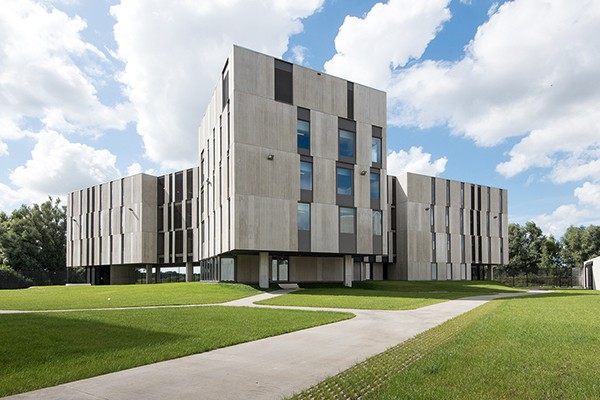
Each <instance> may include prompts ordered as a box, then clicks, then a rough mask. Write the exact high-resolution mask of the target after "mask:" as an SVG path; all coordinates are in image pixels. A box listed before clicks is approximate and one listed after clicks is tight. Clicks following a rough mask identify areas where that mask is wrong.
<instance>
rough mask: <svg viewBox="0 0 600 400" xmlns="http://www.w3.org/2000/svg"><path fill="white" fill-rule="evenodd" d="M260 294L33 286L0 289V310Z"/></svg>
mask: <svg viewBox="0 0 600 400" xmlns="http://www.w3.org/2000/svg"><path fill="white" fill-rule="evenodd" d="M259 293H261V292H260V291H258V290H256V289H255V288H253V287H252V286H248V285H241V284H228V283H218V284H215V283H198V282H190V283H183V282H182V283H161V284H159V285H106V286H100V285H99V286H36V287H31V288H29V289H18V290H0V310H67V309H83V308H104V307H110V308H113V307H126V306H130V307H137V306H157V305H161V306H162V305H178V304H215V303H223V302H226V301H230V300H235V299H240V298H242V297H247V296H253V295H255V294H259Z"/></svg>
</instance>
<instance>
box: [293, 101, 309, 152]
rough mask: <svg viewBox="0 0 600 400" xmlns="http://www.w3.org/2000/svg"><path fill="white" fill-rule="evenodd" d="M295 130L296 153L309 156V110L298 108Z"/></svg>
mask: <svg viewBox="0 0 600 400" xmlns="http://www.w3.org/2000/svg"><path fill="white" fill-rule="evenodd" d="M297 114H298V121H297V123H296V125H297V126H296V130H297V136H298V152H299V153H303V154H307V155H308V154H310V110H308V109H306V108H301V107H298V111H297Z"/></svg>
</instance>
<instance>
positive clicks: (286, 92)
mask: <svg viewBox="0 0 600 400" xmlns="http://www.w3.org/2000/svg"><path fill="white" fill-rule="evenodd" d="M292 82H293V78H292V64H290V63H288V62H285V61H281V60H275V100H276V101H282V102H284V103H288V104H292V103H293V83H292Z"/></svg>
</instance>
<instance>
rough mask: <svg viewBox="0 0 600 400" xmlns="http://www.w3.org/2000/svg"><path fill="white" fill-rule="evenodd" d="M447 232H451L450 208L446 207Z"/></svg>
mask: <svg viewBox="0 0 600 400" xmlns="http://www.w3.org/2000/svg"><path fill="white" fill-rule="evenodd" d="M445 217H446V232H450V207H446V215H445Z"/></svg>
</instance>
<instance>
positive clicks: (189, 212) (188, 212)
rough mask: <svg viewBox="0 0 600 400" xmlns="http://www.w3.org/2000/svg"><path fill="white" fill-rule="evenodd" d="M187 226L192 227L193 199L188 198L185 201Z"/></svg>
mask: <svg viewBox="0 0 600 400" xmlns="http://www.w3.org/2000/svg"><path fill="white" fill-rule="evenodd" d="M185 227H186V228H191V227H192V201H191V200H188V201H187V202H186V203H185Z"/></svg>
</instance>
